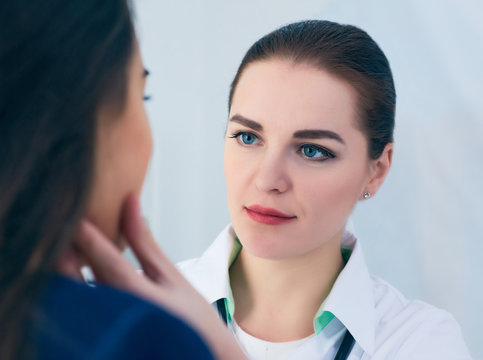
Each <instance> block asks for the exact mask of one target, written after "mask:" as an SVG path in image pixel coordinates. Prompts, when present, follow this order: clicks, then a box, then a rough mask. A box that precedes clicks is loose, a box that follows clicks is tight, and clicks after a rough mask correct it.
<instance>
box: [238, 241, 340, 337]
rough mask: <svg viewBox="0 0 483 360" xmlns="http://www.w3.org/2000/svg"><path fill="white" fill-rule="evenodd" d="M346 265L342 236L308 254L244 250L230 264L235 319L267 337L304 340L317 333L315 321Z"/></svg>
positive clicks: (241, 325) (252, 333) (259, 335)
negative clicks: (280, 255)
mask: <svg viewBox="0 0 483 360" xmlns="http://www.w3.org/2000/svg"><path fill="white" fill-rule="evenodd" d="M343 266H344V262H343V259H342V255H341V251H340V236H338V237H336V238H334V239H332V240H331V241H329V242H327V243H324V244H323V245H321V246H320V247H319V248H317V249H315V250H312V251H311V252H310V253H307V254H304V255H301V256H297V257H293V258H288V259H281V260H272V259H264V258H260V257H256V256H253V255H251V254H250V253H248V252H247V251H246V250H244V249H242V250H241V252H240V254H239V256H238V258H237V260H236V262H235V263H234V264H233V265H232V266H231V268H230V283H231V287H232V291H233V296H234V300H235V309H236V310H235V320H236V321H237V323H238V325H239V326H240V327H241V328H242V329H244V330H245V331H246V332H248V333H249V334H251V335H253V336H255V337H257V338H260V339H263V340H267V341H274V342H281V341H291V340H297V339H301V338H303V337H306V336H309V335H311V334H312V333H313V331H314V330H313V319H314V316H315V314H316V312H317V310H318V309H319V307H320V305H321V304H322V302H323V301H324V300H325V299H326V297H327V296H328V295H329V292H330V290H331V288H332V286H333V284H334V282H335V280H336V279H337V276H338V275H339V273H340V271H341V270H342V268H343Z"/></svg>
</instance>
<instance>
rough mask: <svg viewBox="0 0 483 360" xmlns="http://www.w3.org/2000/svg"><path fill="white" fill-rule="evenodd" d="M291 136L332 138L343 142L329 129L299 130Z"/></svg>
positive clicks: (298, 137) (342, 142)
mask: <svg viewBox="0 0 483 360" xmlns="http://www.w3.org/2000/svg"><path fill="white" fill-rule="evenodd" d="M293 137H294V138H296V139H332V140H336V141H338V142H340V143H341V144H345V141H344V140H343V139H342V137H341V136H340V135H339V134H337V133H335V132H333V131H330V130H312V129H309V130H299V131H296V132H295V133H294V134H293Z"/></svg>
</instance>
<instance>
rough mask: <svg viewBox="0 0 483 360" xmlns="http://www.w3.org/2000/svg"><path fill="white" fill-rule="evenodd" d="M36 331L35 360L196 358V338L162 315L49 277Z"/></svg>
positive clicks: (111, 293)
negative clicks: (36, 351)
mask: <svg viewBox="0 0 483 360" xmlns="http://www.w3.org/2000/svg"><path fill="white" fill-rule="evenodd" d="M34 325H35V333H34V334H35V341H36V344H37V348H38V349H39V352H40V354H39V358H41V359H43V358H69V359H133V358H143V359H150V358H164V357H168V358H169V357H176V358H184V357H186V358H201V359H211V358H212V357H211V354H210V352H209V350H208V348H207V347H206V345H205V344H204V343H203V341H202V340H201V338H200V337H199V336H198V335H197V334H196V333H195V332H194V331H193V330H192V329H191V328H190V327H189V326H188V325H186V324H185V323H184V322H182V321H181V320H179V319H178V318H176V317H174V316H173V315H171V314H170V313H168V312H167V311H165V310H163V309H161V308H159V307H157V306H155V305H153V304H151V303H149V302H146V301H144V300H142V299H140V298H137V297H135V296H133V295H131V294H128V293H125V292H122V291H119V290H116V289H113V288H110V287H106V286H98V287H96V288H92V287H89V286H86V285H83V284H80V283H77V282H75V281H72V280H69V279H66V278H63V277H59V276H54V277H53V279H52V281H51V282H50V284H49V286H48V288H47V291H46V293H45V295H44V297H43V298H42V300H41V302H40V305H39V311H38V316H37V318H36V321H35V323H34Z"/></svg>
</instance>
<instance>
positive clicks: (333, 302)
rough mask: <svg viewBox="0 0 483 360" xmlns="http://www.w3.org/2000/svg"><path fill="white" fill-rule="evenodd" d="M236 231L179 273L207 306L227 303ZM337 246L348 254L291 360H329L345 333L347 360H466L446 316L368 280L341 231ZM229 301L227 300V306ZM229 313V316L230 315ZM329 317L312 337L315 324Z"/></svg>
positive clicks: (355, 245) (357, 251)
mask: <svg viewBox="0 0 483 360" xmlns="http://www.w3.org/2000/svg"><path fill="white" fill-rule="evenodd" d="M234 243H235V233H234V231H233V228H232V227H231V226H230V225H229V226H227V227H226V228H225V229H224V230H223V231H222V232H221V233H220V235H219V236H218V237H217V238H216V240H215V241H214V242H213V244H212V245H211V246H210V247H209V248H208V249H207V250H206V251H205V252H204V253H203V254H202V256H201V257H200V258H197V259H191V260H187V261H185V262H182V263H180V264H179V268H180V270H181V271H182V272H183V274H184V275H185V276H186V277H187V278H188V280H189V281H190V282H191V283H192V284H193V285H194V286H195V287H196V288H197V289H198V291H199V292H200V293H201V294H202V295H203V296H204V297H205V298H206V299H207V300H208V301H209V302H211V303H214V302H216V301H217V300H218V299H230V296H231V289H230V279H229V265H230V257H231V255H232V253H233V247H234ZM341 247H342V248H346V249H350V250H351V255H350V258H349V259H348V261H347V263H346V265H345V267H344V268H343V270H342V271H341V272H340V274H339V276H338V277H337V279H336V281H335V283H334V285H333V287H332V289H331V291H330V294H329V296H328V297H327V298H326V299H325V301H324V302H323V304H322V305H321V308H320V309H319V312H318V313H317V314H316V315H315V318H314V330H315V332H316V336H314V337H313V339H311V340H309V341H307V342H304V343H303V344H302V345H301V346H300V347H299V348H298V350H297V352H296V353H294V354H292V357H291V358H293V359H333V358H334V355H335V353H336V352H337V349H338V347H339V345H340V342H341V341H342V334H343V332H344V331H345V329H348V330H349V331H350V333H351V334H352V336H353V337H354V339H355V341H356V344H355V346H354V348H353V350H352V352H351V354H350V356H349V359H362V360H367V359H373V360H376V359H377V360H379V359H397V360H402V359H411V360H413V359H421V360H423V359H424V360H427V359H438V360H444V359H448V360H466V359H471V356H470V355H469V352H468V350H467V347H466V345H465V343H464V341H463V338H462V335H461V330H460V328H459V326H458V324H457V323H456V321H455V320H454V318H453V317H452V316H451V314H449V313H448V312H446V311H444V310H441V309H438V308H435V307H433V306H431V305H429V304H426V303H424V302H422V301H409V300H407V299H406V298H405V297H404V296H403V295H402V294H401V293H400V292H399V291H398V290H396V289H395V288H394V287H392V286H391V285H389V284H388V283H386V282H385V281H383V280H381V279H380V278H378V277H375V276H371V275H370V274H369V272H368V269H367V266H366V264H365V261H364V256H363V253H362V249H361V244H360V242H359V241H358V240H357V239H356V238H355V237H354V235H353V234H351V233H350V232H348V231H346V232H345V233H344V235H343V237H342V240H341ZM228 303H229V302H228ZM233 311H234V309H233V308H229V309H228V312H229V313H230V314H233ZM324 314H328V315H325V317H327V316H328V317H329V318H330V319H329V321H328V322H327V323H326V324H321V329H320V331H319V332H318V333H317V321H318V319H323V318H324Z"/></svg>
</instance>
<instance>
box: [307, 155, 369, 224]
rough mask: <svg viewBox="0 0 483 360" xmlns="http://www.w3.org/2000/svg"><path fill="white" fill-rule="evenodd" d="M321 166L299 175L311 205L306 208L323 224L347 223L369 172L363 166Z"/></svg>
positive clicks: (317, 221) (312, 216)
mask: <svg viewBox="0 0 483 360" xmlns="http://www.w3.org/2000/svg"><path fill="white" fill-rule="evenodd" d="M318 170H320V171H319V172H318V173H317V174H312V175H311V176H307V174H306V176H304V177H302V176H299V177H298V182H299V186H298V189H299V191H301V193H300V194H301V196H302V197H303V198H304V199H305V200H306V201H305V203H306V204H307V205H308V208H307V209H305V211H307V213H308V216H309V218H311V221H313V222H314V223H316V224H320V225H321V226H324V227H327V226H329V227H332V226H336V227H340V226H343V225H344V224H345V222H346V221H347V218H348V217H349V215H350V213H351V212H352V209H353V208H354V206H355V204H356V203H357V200H358V198H359V196H360V193H361V188H362V184H363V183H364V181H363V179H364V174H365V173H364V171H363V169H362V168H361V167H360V166H357V165H349V166H347V165H344V164H337V166H334V167H333V168H332V169H318ZM332 224H333V225H332Z"/></svg>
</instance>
